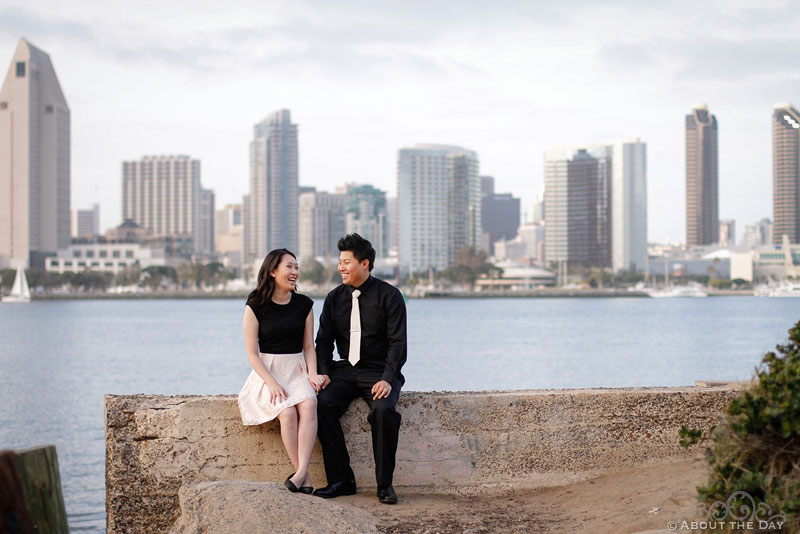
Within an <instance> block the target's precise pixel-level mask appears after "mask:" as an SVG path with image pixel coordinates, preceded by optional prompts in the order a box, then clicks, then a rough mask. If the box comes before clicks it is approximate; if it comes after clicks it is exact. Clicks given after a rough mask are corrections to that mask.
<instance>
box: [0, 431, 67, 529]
mask: <svg viewBox="0 0 800 534" xmlns="http://www.w3.org/2000/svg"><path fill="white" fill-rule="evenodd" d="M35 532H42V533H44V532H52V533H54V534H62V533H63V534H68V533H69V527H68V526H67V513H66V509H65V507H64V497H63V495H62V493H61V478H60V476H59V472H58V458H57V456H56V448H55V447H54V446H52V445H49V446H43V447H33V448H30V449H23V450H20V451H17V452H14V451H5V452H0V534H12V533H13V534H17V533H19V534H29V533H30V534H33V533H35Z"/></svg>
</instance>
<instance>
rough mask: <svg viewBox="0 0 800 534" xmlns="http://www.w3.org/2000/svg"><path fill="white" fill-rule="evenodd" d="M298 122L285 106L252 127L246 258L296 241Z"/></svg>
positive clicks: (249, 259)
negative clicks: (292, 117)
mask: <svg viewBox="0 0 800 534" xmlns="http://www.w3.org/2000/svg"><path fill="white" fill-rule="evenodd" d="M297 181H298V168H297V125H296V124H292V119H291V115H290V113H289V110H288V109H283V110H281V111H276V112H275V113H273V114H271V115H269V116H267V117H266V118H265V119H264V120H262V121H261V122H259V123H258V124H256V125H255V126H254V127H253V140H252V141H251V142H250V193H249V195H248V200H247V203H246V204H245V207H244V209H245V242H244V247H245V262H248V263H249V262H252V261H253V260H255V259H261V258H264V256H266V254H267V252H269V251H270V250H272V249H276V248H288V249H289V250H292V251H296V250H297V245H298V236H297V232H298V193H299V191H298V185H297Z"/></svg>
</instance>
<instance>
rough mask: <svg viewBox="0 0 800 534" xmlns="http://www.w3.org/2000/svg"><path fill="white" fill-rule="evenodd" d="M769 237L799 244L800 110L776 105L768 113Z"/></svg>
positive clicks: (784, 105)
mask: <svg viewBox="0 0 800 534" xmlns="http://www.w3.org/2000/svg"><path fill="white" fill-rule="evenodd" d="M772 215H773V226H772V239H773V240H774V241H773V243H774V244H775V245H780V244H781V242H782V239H783V236H784V235H787V236H789V242H790V243H800V112H798V111H797V110H796V109H795V108H794V107H792V105H791V104H778V105H776V106H775V110H774V111H773V113H772Z"/></svg>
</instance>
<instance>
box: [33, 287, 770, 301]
mask: <svg viewBox="0 0 800 534" xmlns="http://www.w3.org/2000/svg"><path fill="white" fill-rule="evenodd" d="M301 292H302V291H301ZM302 293H303V294H304V295H306V296H308V297H311V298H316V299H324V298H325V296H326V295H327V291H318V290H314V291H307V292H302ZM248 294H249V291H213V292H205V291H169V292H167V291H164V292H155V293H119V294H117V293H74V294H33V295H31V300H34V301H46V300H180V299H184V300H191V299H245V298H247V295H248ZM708 296H709V297H752V296H754V295H753V291H752V290H735V289H728V290H716V291H709V293H708ZM626 297H628V298H650V297H649V295H647V294H646V293H644V292H642V291H628V290H623V289H536V290H531V291H429V292H427V293H426V294H425V295H406V298H407V299H409V300H411V299H413V300H418V299H498V298H531V299H535V298H626Z"/></svg>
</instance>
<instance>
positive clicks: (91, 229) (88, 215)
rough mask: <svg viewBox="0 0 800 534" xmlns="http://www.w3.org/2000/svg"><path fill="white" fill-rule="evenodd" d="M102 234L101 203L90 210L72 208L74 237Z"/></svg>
mask: <svg viewBox="0 0 800 534" xmlns="http://www.w3.org/2000/svg"><path fill="white" fill-rule="evenodd" d="M95 235H100V204H93V205H92V208H91V209H88V210H72V237H89V236H95Z"/></svg>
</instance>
